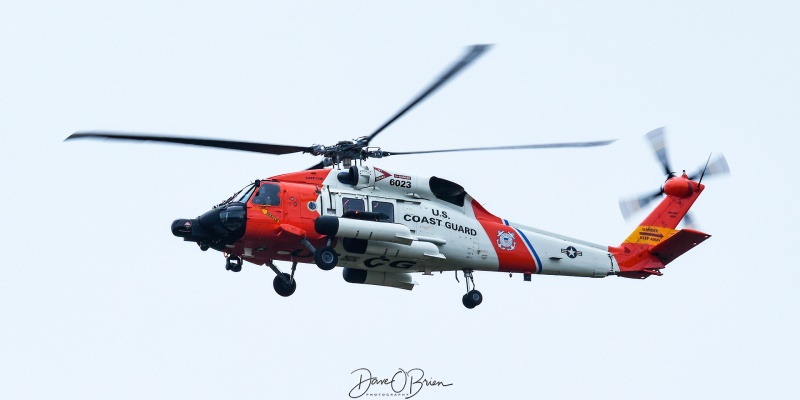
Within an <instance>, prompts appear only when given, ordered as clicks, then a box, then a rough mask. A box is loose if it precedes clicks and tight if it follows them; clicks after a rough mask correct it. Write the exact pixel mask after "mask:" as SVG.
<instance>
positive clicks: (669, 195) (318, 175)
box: [68, 45, 728, 308]
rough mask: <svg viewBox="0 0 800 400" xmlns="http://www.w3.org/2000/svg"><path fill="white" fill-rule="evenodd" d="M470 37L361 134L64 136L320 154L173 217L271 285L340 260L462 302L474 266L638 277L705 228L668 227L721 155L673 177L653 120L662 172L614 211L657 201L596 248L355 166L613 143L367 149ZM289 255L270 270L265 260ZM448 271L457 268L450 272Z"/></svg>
mask: <svg viewBox="0 0 800 400" xmlns="http://www.w3.org/2000/svg"><path fill="white" fill-rule="evenodd" d="M488 48H489V46H486V45H476V46H472V47H470V48H469V49H468V52H467V54H466V55H465V56H464V57H462V58H461V59H460V60H459V61H458V62H456V63H455V64H454V65H453V66H452V67H450V68H449V69H448V70H446V71H445V73H444V74H443V75H442V76H441V77H440V78H438V79H437V80H435V81H434V82H433V84H431V85H430V86H429V87H427V88H426V89H425V90H424V91H423V92H422V93H421V94H420V95H418V96H417V97H416V98H414V99H413V100H412V101H411V102H410V103H409V104H408V105H407V106H406V107H404V108H403V109H401V110H400V111H399V112H398V113H397V114H395V115H394V116H393V117H392V118H390V119H389V120H388V121H387V122H386V123H384V124H383V125H381V126H380V127H379V128H378V129H376V130H375V131H374V132H372V133H371V134H370V135H368V136H363V137H360V138H358V139H355V140H347V141H340V142H338V143H336V144H334V145H330V146H325V145H313V146H307V147H303V146H287V145H276V144H264V143H251V142H240V141H228V140H215V139H200V138H187V137H174V136H156V135H141V134H129V133H115V132H79V133H75V134H73V135H71V136H70V137H69V138H68V140H69V139H78V138H99V139H115V140H132V141H153V142H163V143H175V144H185V145H195V146H206V147H217V148H224V149H231V150H241V151H251V152H259V153H267V154H276V155H280V154H290V153H300V152H302V153H310V154H312V155H314V156H322V157H323V159H322V161H320V162H319V163H318V164H316V165H314V166H313V167H311V168H309V169H308V170H304V171H298V172H292V173H287V174H283V175H277V176H273V177H271V178H267V179H260V180H256V181H255V182H253V183H251V184H249V185H247V186H245V187H244V188H243V189H242V190H240V191H239V192H237V193H236V194H234V195H233V196H231V197H230V198H228V199H227V200H225V201H223V202H222V203H220V204H218V205H216V206H214V208H213V209H211V210H210V211H208V212H206V213H204V214H202V215H200V216H199V217H197V218H194V219H178V220H175V221H174V222H173V223H172V226H171V229H172V233H173V234H174V235H175V236H178V237H181V238H183V239H184V240H185V241H190V242H195V243H197V245H198V246H199V247H200V249H202V250H204V251H205V250H208V249H209V248H210V249H214V250H217V251H220V252H222V253H223V254H224V255H225V258H226V262H225V267H226V269H227V270H229V271H234V272H238V271H241V269H242V265H243V262H244V261H247V262H250V263H252V264H255V265H266V266H268V267H270V268H271V269H272V270H273V271H275V273H276V276H275V278H274V280H273V287H274V289H275V291H276V292H277V293H278V294H279V295H281V296H290V295H292V294H293V293H294V292H295V289H296V287H297V282H296V280H295V272H296V267H297V264H298V263H309V264H310V263H314V264H316V265H317V266H318V267H319V268H321V269H323V270H331V269H333V268H334V267H337V266H339V267H343V277H344V279H345V280H346V281H347V282H351V283H357V284H371V285H379V286H387V287H395V288H401V289H412V288H413V287H414V285H415V284H416V283H415V282H414V281H413V279H412V276H413V274H414V273H423V274H431V273H433V272H435V271H456V273H458V271H461V272H463V275H464V278H465V282H466V293H465V294H464V295H463V296H462V303H463V304H464V306H465V307H467V308H474V307H475V306H477V305H479V304H481V302H482V301H483V295H482V294H481V293H480V292H479V291H478V290H476V289H475V282H474V277H473V272H474V271H493V272H503V273H519V274H522V275H523V276H524V278H525V280H530V279H531V276H532V275H535V274H544V275H564V276H578V277H595V278H601V277H606V276H610V275H616V276H621V277H626V278H637V279H643V278H646V277H648V276H650V275H661V270H662V269H663V268H664V267H665V266H666V265H667V264H668V263H670V262H671V261H673V260H674V259H675V258H677V257H678V256H680V255H681V254H683V253H684V252H686V251H688V250H690V249H691V248H693V247H694V246H696V245H697V244H699V243H701V242H702V241H704V240H706V239H707V238H708V237H709V235H707V234H705V233H702V232H699V231H696V230H692V229H681V230H677V229H676V228H677V226H678V224H679V223H680V221H681V220H682V219H684V217H685V216H687V212H688V211H689V208H690V207H691V206H692V204H693V203H694V202H695V200H696V199H697V197H698V196H699V195H700V194H701V193H702V192H703V190H704V189H705V186H704V185H703V184H702V183H701V181H702V178H703V176H704V175H705V176H709V175H714V174H724V173H727V172H728V166H727V163H726V161H725V159H724V157H718V158H717V159H716V160H714V161H709V162H707V163H706V165H705V167H703V168H701V169H700V170H698V171H697V173H694V174H691V175H687V174H686V173H685V172H684V173H683V174H680V175H678V174H675V173H674V172H673V171H672V169H671V168H670V166H669V163H668V161H667V158H666V149H665V146H664V135H663V129H656V130H654V131H652V132H650V133H648V134H647V138H648V139H649V140H650V143H651V144H652V146H653V149H654V150H655V152H656V155H657V157H658V159H659V160H660V161H661V164H662V166H663V167H664V171H665V173H666V174H667V177H668V178H667V180H666V182H665V183H664V184H663V186H662V187H661V188H660V189H659V190H658V191H656V192H654V193H652V194H648V195H646V196H641V197H639V198H635V199H633V200H629V201H623V202H620V207H621V209H622V211H623V213H624V214H626V215H630V213H631V212H633V211H635V210H638V209H639V208H641V207H644V206H645V205H646V204H647V203H649V202H651V201H653V200H655V199H658V198H661V197H662V196H663V200H662V201H661V202H660V203H659V204H658V206H657V207H656V208H655V210H654V211H652V212H651V213H650V214H649V215H648V216H647V217H646V218H645V219H644V221H642V223H641V224H640V225H639V226H638V227H637V228H636V230H635V231H634V232H633V233H632V234H631V235H630V236H629V237H628V238H626V239H625V240H624V241H623V242H622V243H621V244H619V245H615V246H607V245H598V244H593V243H589V242H586V241H583V240H579V239H574V238H569V237H565V236H562V235H558V234H554V233H550V232H545V231H542V230H539V229H536V228H532V227H528V226H525V225H521V224H518V223H515V222H509V221H508V220H505V219H503V218H501V217H499V216H497V215H495V214H493V213H491V212H490V211H488V210H486V209H485V208H484V207H482V206H481V204H480V203H479V202H478V201H476V200H475V199H474V198H473V197H472V196H470V195H469V194H468V193H467V192H466V190H465V189H464V188H463V187H462V186H461V185H459V184H457V183H455V182H452V181H449V180H447V179H443V178H439V177H436V176H418V175H413V174H409V173H405V172H402V171H395V170H390V169H382V168H379V167H375V166H370V165H365V161H367V160H368V159H369V158H382V157H389V156H397V155H407V154H423V153H438V152H460V151H479V150H512V149H540V148H565V147H592V146H602V145H607V144H609V143H611V142H612V141H595V142H579V143H553V144H533V145H521V146H498V147H479V148H462V149H447V150H424V151H410V152H389V151H383V150H381V149H380V148H379V147H374V146H370V143H371V141H372V140H373V139H374V138H375V137H376V136H377V135H378V134H379V133H381V132H382V131H383V130H384V129H385V128H386V127H388V126H389V125H391V124H392V123H393V122H395V121H396V120H397V119H398V118H400V117H401V116H403V115H404V114H405V113H406V112H408V111H409V110H411V109H412V108H414V107H415V106H416V105H417V104H419V103H420V102H421V101H423V100H424V99H425V98H427V97H428V96H429V95H430V94H432V93H434V92H435V91H436V90H437V89H439V88H440V87H441V86H442V85H443V84H444V83H446V82H447V81H448V80H450V79H451V78H452V77H454V76H455V75H457V74H458V73H459V72H460V71H461V70H462V69H464V68H465V67H466V66H467V65H469V64H470V63H471V62H472V61H474V60H475V59H477V58H478V57H479V56H480V55H481V54H483V53H484V52H485V51H486V50H487V49H488ZM276 260H279V261H288V262H291V263H292V264H291V271H290V272H288V273H287V272H281V271H280V270H279V269H278V267H277V266H276V265H275V264H274V261H276ZM456 276H458V275H456Z"/></svg>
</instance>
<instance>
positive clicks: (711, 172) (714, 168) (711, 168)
mask: <svg viewBox="0 0 800 400" xmlns="http://www.w3.org/2000/svg"><path fill="white" fill-rule="evenodd" d="M705 170H706V172H705V175H703V168H700V169H699V170H697V172H695V173H693V174H691V175H689V179H691V180H696V179H697V178H699V177H700V176H701V175H702V176H703V177H704V178H705V177H708V176H719V175H728V174H730V173H731V169H730V168H728V160H726V159H725V156H724V155H722V154H720V155H719V157H717V158H715V159H713V160H712V161H711V162H709V163H708V166H707V167H705Z"/></svg>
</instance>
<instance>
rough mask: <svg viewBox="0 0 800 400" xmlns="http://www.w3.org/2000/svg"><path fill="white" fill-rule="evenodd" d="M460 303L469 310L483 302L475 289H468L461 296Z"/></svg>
mask: <svg viewBox="0 0 800 400" xmlns="http://www.w3.org/2000/svg"><path fill="white" fill-rule="evenodd" d="M461 303H462V304H464V307H467V308H469V309H470V310H471V309H473V308H475V307H477V306H479V305H480V304H481V303H483V295H482V294H481V292H479V291H477V290H474V289H473V290H470V291H469V292H467V294H465V295H464V296H463V297H462V298H461Z"/></svg>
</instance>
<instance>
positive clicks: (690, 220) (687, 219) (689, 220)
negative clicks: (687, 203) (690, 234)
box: [681, 212, 697, 229]
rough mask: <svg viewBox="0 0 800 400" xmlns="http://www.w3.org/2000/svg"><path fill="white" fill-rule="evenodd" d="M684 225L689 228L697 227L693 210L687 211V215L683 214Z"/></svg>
mask: <svg viewBox="0 0 800 400" xmlns="http://www.w3.org/2000/svg"><path fill="white" fill-rule="evenodd" d="M681 222H683V227H684V228H689V229H696V228H697V225H696V224H695V222H694V217H693V216H692V213H691V212H687V213H686V215H684V216H683V220H681Z"/></svg>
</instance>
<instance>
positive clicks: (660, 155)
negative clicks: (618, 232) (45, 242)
mask: <svg viewBox="0 0 800 400" xmlns="http://www.w3.org/2000/svg"><path fill="white" fill-rule="evenodd" d="M645 139H647V141H648V142H649V143H650V146H651V147H652V149H653V153H654V154H655V156H656V159H657V160H658V162H659V163H660V164H661V167H662V168H663V171H664V173H665V175H666V176H667V180H669V179H670V178H672V177H673V176H675V175H676V174H675V171H673V170H672V167H671V166H670V163H669V158H668V157H667V145H666V135H665V128H664V127H660V128H657V129H654V130H652V131H650V132H648V133H647V134H646V135H645ZM728 174H730V168H729V167H728V162H727V160H725V156H724V155H722V154H719V155H717V156H716V157H715V158H714V159H713V160H712V159H711V157H709V161H707V162H706V164H705V165H704V166H703V167H701V168H698V170H697V172H695V173H693V174H691V175H688V177H689V179H691V180H693V181H694V180H697V179H700V180H701V181H702V179H703V178H704V177H710V176H722V175H728ZM663 194H664V187H663V186H662V187H661V188H660V189H659V190H658V191H655V192H652V193H647V194H644V195H640V196H637V197H633V198H627V199H620V200H619V209H620V211H621V212H622V217H623V218H625V220H628V219H630V218H631V217H632V216H633V215H634V214H636V212H637V211H639V210H641V209H643V208H646V207H647V206H648V205H649V204H650V203H652V202H653V201H654V200H657V199H659V198H661V196H662V195H663ZM683 222H684V224H685V225H687V226H691V225H693V224H694V219H693V218H692V217H691V216H690V214H686V216H684V218H683Z"/></svg>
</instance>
